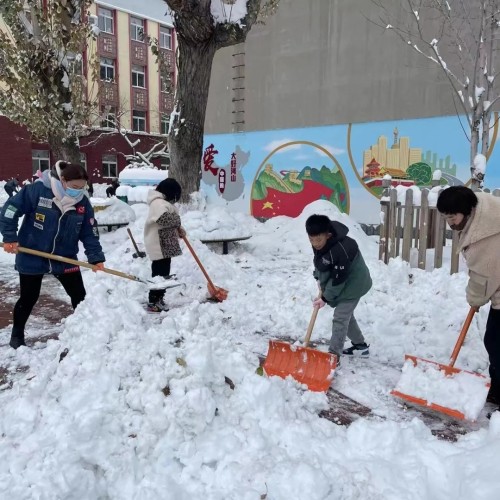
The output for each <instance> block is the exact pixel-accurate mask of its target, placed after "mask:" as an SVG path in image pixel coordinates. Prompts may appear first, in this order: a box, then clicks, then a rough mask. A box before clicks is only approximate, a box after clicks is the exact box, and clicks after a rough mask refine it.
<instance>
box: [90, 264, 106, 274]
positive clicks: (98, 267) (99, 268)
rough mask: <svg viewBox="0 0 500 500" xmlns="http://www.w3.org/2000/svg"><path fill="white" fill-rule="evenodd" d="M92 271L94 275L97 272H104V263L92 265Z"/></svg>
mask: <svg viewBox="0 0 500 500" xmlns="http://www.w3.org/2000/svg"><path fill="white" fill-rule="evenodd" d="M92 271H93V272H94V273H96V272H97V271H104V262H98V263H97V264H94V267H93V268H92Z"/></svg>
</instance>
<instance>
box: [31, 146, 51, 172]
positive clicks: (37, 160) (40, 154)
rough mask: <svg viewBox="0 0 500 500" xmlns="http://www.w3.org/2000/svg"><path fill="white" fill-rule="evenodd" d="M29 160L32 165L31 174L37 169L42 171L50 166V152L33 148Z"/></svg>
mask: <svg viewBox="0 0 500 500" xmlns="http://www.w3.org/2000/svg"><path fill="white" fill-rule="evenodd" d="M31 162H32V165H33V175H35V174H36V173H37V172H38V171H39V170H40V171H41V172H43V171H44V170H47V169H48V168H50V153H49V152H48V151H44V150H42V149H33V150H32V151H31Z"/></svg>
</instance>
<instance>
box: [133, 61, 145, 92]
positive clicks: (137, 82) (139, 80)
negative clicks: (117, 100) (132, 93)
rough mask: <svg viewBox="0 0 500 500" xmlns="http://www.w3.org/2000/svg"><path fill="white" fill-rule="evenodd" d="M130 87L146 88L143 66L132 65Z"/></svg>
mask: <svg viewBox="0 0 500 500" xmlns="http://www.w3.org/2000/svg"><path fill="white" fill-rule="evenodd" d="M132 87H140V88H141V89H145V88H146V68H145V67H144V66H135V65H133V66H132Z"/></svg>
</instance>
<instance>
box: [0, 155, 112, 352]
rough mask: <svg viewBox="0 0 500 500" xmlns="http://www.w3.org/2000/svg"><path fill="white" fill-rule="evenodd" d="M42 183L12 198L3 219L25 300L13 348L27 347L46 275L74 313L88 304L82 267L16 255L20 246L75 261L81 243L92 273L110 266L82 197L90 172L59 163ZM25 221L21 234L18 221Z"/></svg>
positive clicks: (18, 314) (19, 304)
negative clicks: (32, 316) (58, 286)
mask: <svg viewBox="0 0 500 500" xmlns="http://www.w3.org/2000/svg"><path fill="white" fill-rule="evenodd" d="M41 180H42V182H35V183H34V184H28V185H27V186H25V187H24V188H23V189H22V190H21V191H20V192H19V193H18V194H16V195H15V196H14V197H12V198H10V199H9V200H8V201H7V202H6V203H5V205H4V207H3V209H2V213H1V214H0V230H1V232H2V235H3V241H4V250H5V251H6V252H8V253H15V254H16V269H17V271H18V272H19V282H20V292H21V296H20V297H19V300H18V301H17V303H16V305H15V307H14V324H13V327H12V335H11V339H10V346H11V347H13V348H14V349H17V348H18V347H20V346H22V345H26V344H25V343H24V327H25V325H26V322H27V321H28V318H29V316H30V314H31V311H32V309H33V307H34V306H35V304H36V303H37V301H38V297H39V296H40V289H41V286H42V279H43V276H44V274H47V273H52V274H53V275H54V276H55V277H56V278H57V279H58V280H59V281H60V282H61V284H62V286H63V287H64V289H65V290H66V293H67V294H68V295H69V297H70V298H71V305H72V306H73V308H76V306H77V305H78V304H79V303H80V302H81V301H82V300H83V299H84V298H85V287H84V285H83V280H82V275H81V272H80V268H79V267H78V266H72V265H71V264H65V263H63V262H58V261H55V260H49V259H45V258H43V257H38V256H35V255H30V254H27V253H18V249H17V247H18V246H23V247H27V248H32V249H34V250H40V251H42V252H48V253H53V254H55V255H61V256H63V257H69V258H71V259H76V258H77V255H78V242H79V241H81V242H82V243H83V246H84V248H85V254H86V255H87V259H88V261H89V263H90V264H94V266H95V267H94V269H93V270H94V271H99V270H102V269H103V268H104V264H103V262H104V261H105V260H106V259H105V258H104V254H103V252H102V248H101V244H100V243H99V233H98V230H97V226H96V223H95V220H94V211H93V209H92V205H91V204H90V202H89V200H88V198H87V197H86V196H85V195H84V188H85V185H86V184H87V180H88V176H87V172H86V171H85V169H84V168H83V167H81V166H80V165H72V164H68V163H66V162H62V161H58V162H57V163H56V164H55V166H54V167H53V168H52V169H51V170H50V171H48V170H46V171H45V172H44V173H43V176H42V179H41ZM23 215H24V220H23V223H22V224H21V228H20V229H19V232H18V221H19V217H21V216H23Z"/></svg>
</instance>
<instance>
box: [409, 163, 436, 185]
mask: <svg viewBox="0 0 500 500" xmlns="http://www.w3.org/2000/svg"><path fill="white" fill-rule="evenodd" d="M406 175H407V176H408V178H410V179H412V180H414V181H415V184H416V185H417V186H429V185H430V184H431V181H432V169H431V167H430V166H429V165H427V163H424V162H418V163H413V164H412V165H410V166H409V167H408V170H407V171H406Z"/></svg>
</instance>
